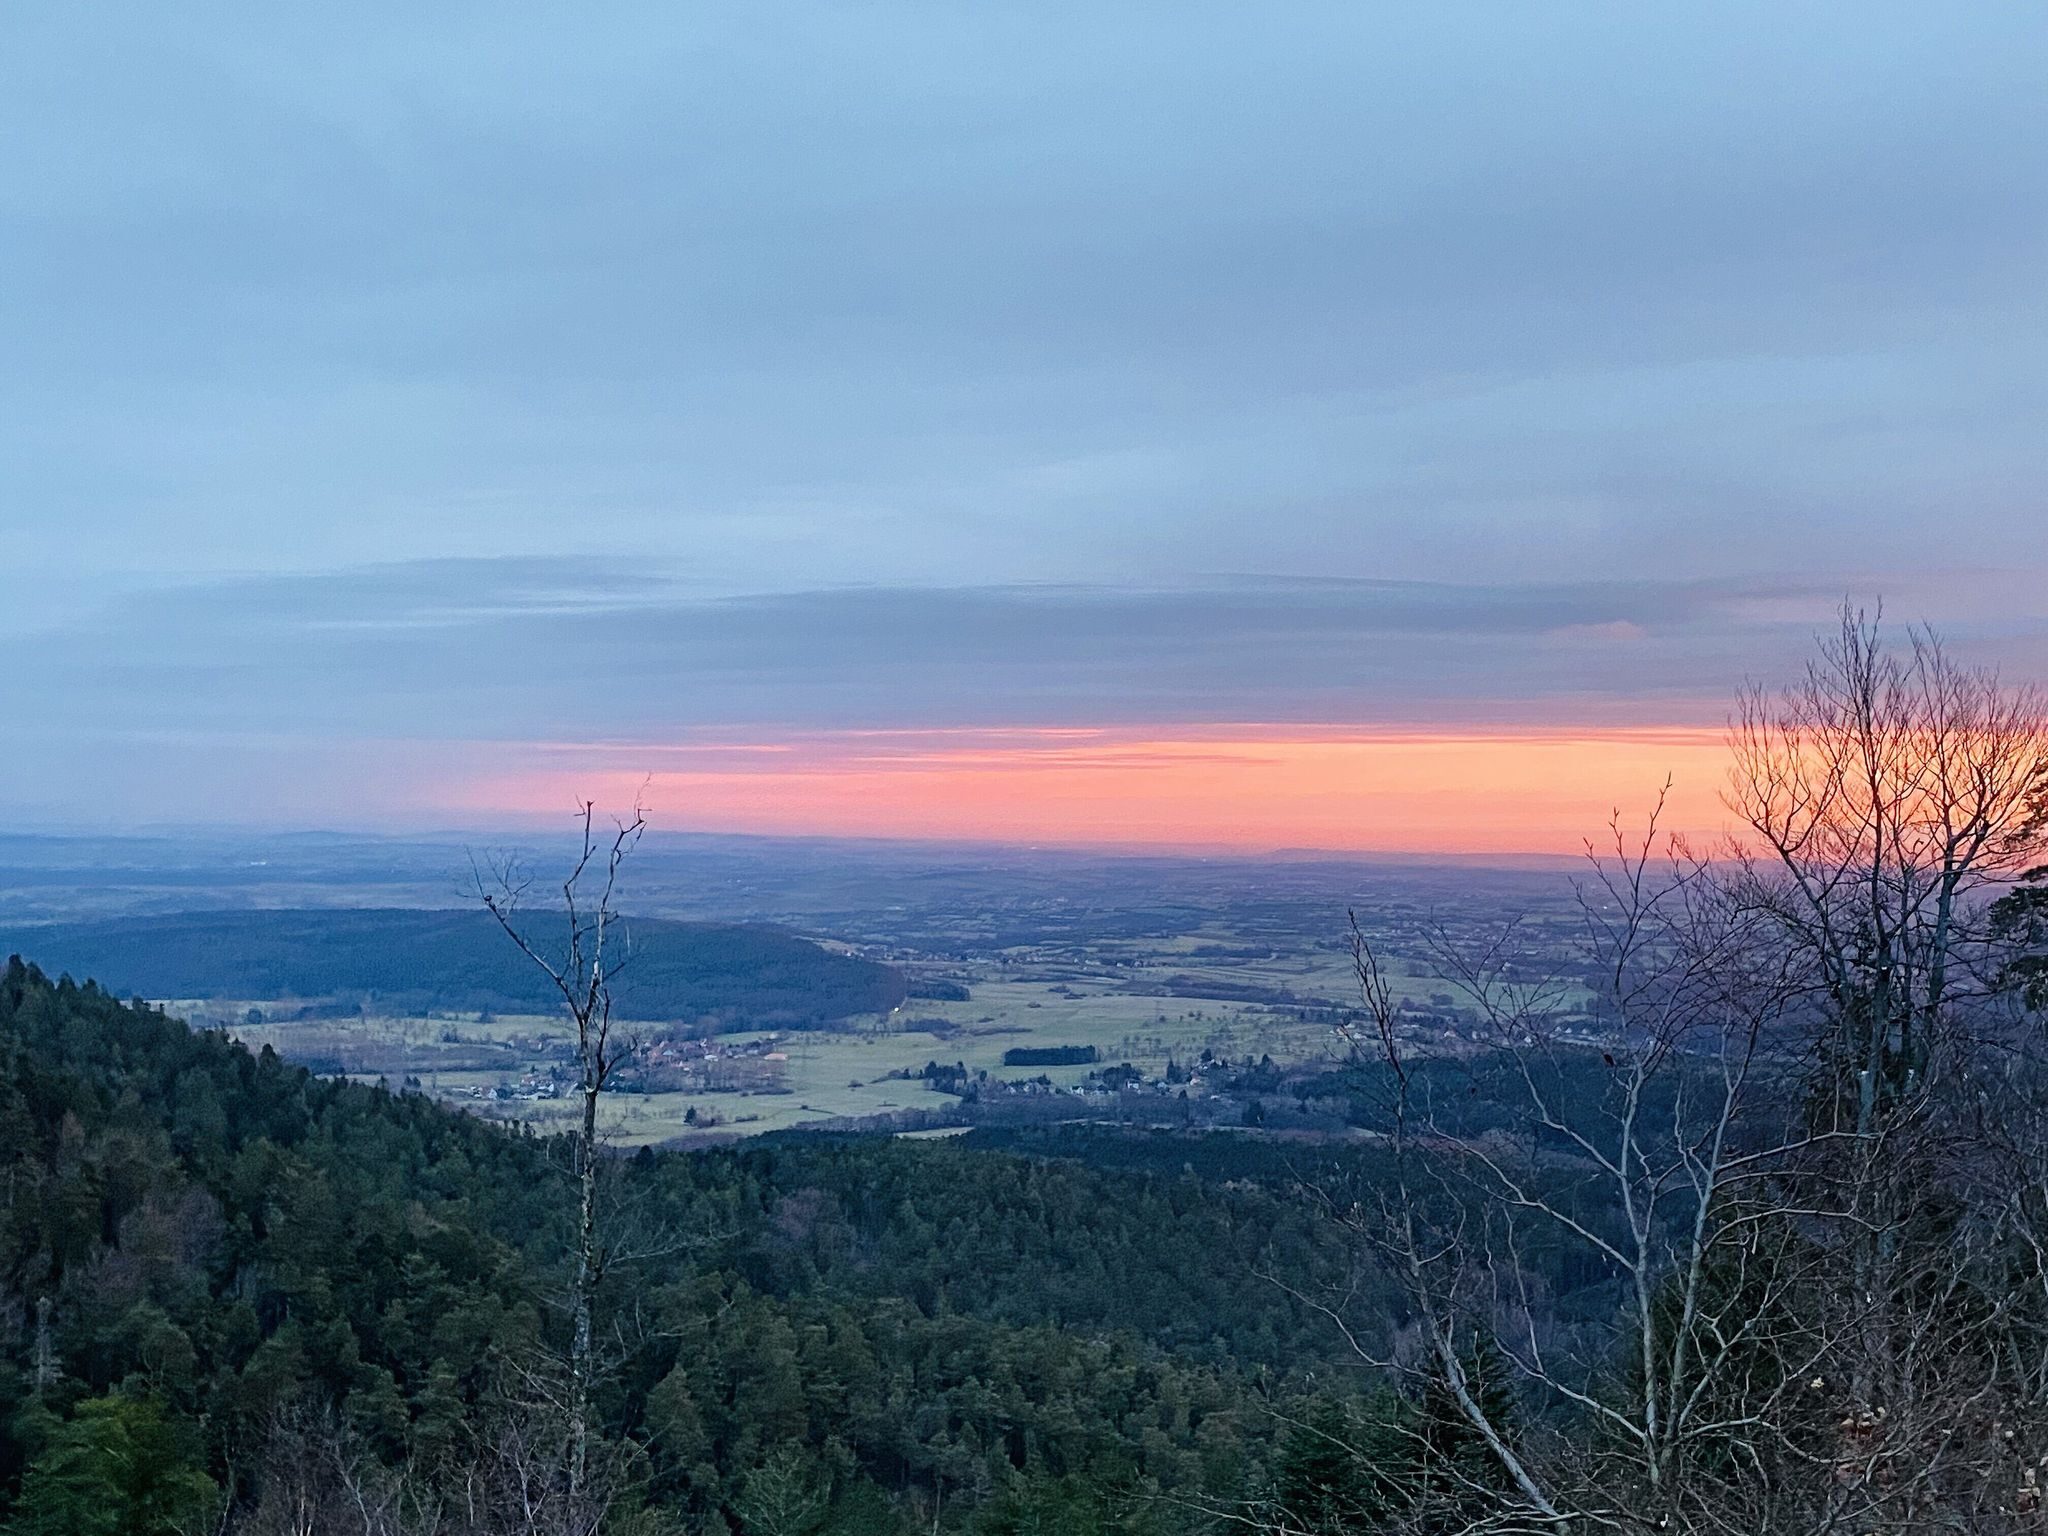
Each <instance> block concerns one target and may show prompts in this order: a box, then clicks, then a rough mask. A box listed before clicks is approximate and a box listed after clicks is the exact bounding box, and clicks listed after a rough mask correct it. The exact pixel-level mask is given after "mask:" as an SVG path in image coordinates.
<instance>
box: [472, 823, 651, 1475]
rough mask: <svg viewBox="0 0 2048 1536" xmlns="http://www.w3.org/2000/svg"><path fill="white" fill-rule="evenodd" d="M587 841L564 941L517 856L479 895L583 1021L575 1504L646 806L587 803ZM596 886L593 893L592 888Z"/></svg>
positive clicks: (573, 878) (572, 878)
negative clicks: (607, 1121) (533, 911)
mask: <svg viewBox="0 0 2048 1536" xmlns="http://www.w3.org/2000/svg"><path fill="white" fill-rule="evenodd" d="M580 816H581V823H582V844H581V848H580V851H579V853H578V855H577V858H576V860H575V862H574V864H573V865H572V866H571V867H570V870H569V873H568V876H567V878H565V879H564V880H563V881H562V884H561V887H560V891H561V901H562V908H563V910H562V913H561V914H560V916H561V920H562V922H563V924H564V927H563V928H562V930H560V931H561V933H562V940H561V947H560V948H559V949H557V948H554V947H552V946H550V945H549V944H548V943H547V942H546V941H545V940H543V939H539V938H536V937H535V936H534V932H533V931H532V930H530V929H528V928H527V927H525V926H523V925H522V923H521V920H520V919H521V914H522V912H523V910H524V909H523V907H522V899H523V897H524V896H525V894H526V892H527V890H528V889H529V887H530V884H531V882H530V881H527V880H525V879H523V878H521V876H520V874H519V872H518V870H517V868H516V866H514V865H512V864H510V863H507V864H506V865H504V866H501V867H499V868H497V869H496V870H495V871H494V872H493V878H492V879H491V880H488V881H487V880H486V878H485V876H484V875H483V873H482V872H481V871H478V872H477V879H476V887H477V895H478V898H479V900H481V901H482V903H483V905H484V907H485V909H486V910H487V911H489V913H490V914H491V916H492V917H494V918H496V919H497V921H498V924H499V926H500V927H501V928H503V929H504V930H505V932H506V934H507V935H508V936H509V937H510V938H511V940H512V942H513V943H514V944H516V945H517V946H518V947H519V950H520V952H521V953H522V954H524V955H525V956H526V957H527V959H529V960H531V961H532V962H533V963H534V964H535V965H536V966H537V967H539V969H540V970H541V971H542V972H543V973H544V974H545V975H546V976H547V978H548V980H549V982H551V983H552V984H553V986H554V988H555V991H556V992H557V993H558V994H559V995H560V997H561V1000H562V1007H563V1010H564V1012H565V1013H566V1014H567V1015H568V1018H569V1021H570V1023H571V1024H572V1025H573V1026H574V1029H575V1041H576V1065H577V1091H578V1094H579V1100H580V1102H579V1106H578V1107H579V1110H580V1114H579V1116H578V1119H577V1125H576V1130H575V1134H574V1140H573V1146H574V1169H573V1171H574V1174H575V1178H576V1186H577V1210H576V1236H575V1252H574V1255H573V1263H574V1273H573V1278H572V1280H571V1286H570V1343H569V1379H568V1385H567V1392H566V1401H565V1403H564V1404H563V1408H564V1414H565V1417H566V1419H567V1423H568V1436H567V1440H568V1454H567V1463H568V1465H567V1471H566V1477H567V1503H568V1504H569V1505H570V1506H571V1507H578V1506H580V1505H581V1504H582V1503H583V1502H584V1489H585V1483H586V1481H587V1479H588V1475H589V1468H590V1397H591V1389H592V1385H593V1382H594V1378H595V1373H596V1346H595V1335H594V1330H593V1322H592V1314H593V1312H594V1310H595V1306H596V1299H597V1291H598V1286H599V1284H600V1283H601V1281H602V1280H603V1277H604V1270H605V1254H604V1250H603V1245H602V1243H601V1241H600V1239H599V1233H598V1160H599V1156H600V1144H599V1126H598V1104H599V1101H600V1099H602V1097H603V1095H604V1091H605V1087H606V1085H607V1084H608V1083H609V1082H610V1080H611V1076H612V1073H613V1071H614V1070H615V1069H616V1068H617V1066H618V1065H619V1063H620V1062H621V1061H622V1060H624V1059H626V1058H627V1057H628V1056H630V1055H631V1053H632V1045H631V1042H630V1041H627V1040H624V1039H622V1038H621V1037H619V1036H618V1035H617V1034H616V1033H615V1032H614V1028H613V1025H614V1020H613V1014H612V983H613V981H614V980H615V979H616V978H617V976H618V974H619V972H620V970H621V969H622V968H623V967H624V966H625V963H626V961H627V959H628V957H629V955H630V952H631V945H630V943H629V942H628V936H627V934H626V932H625V930H624V928H623V926H622V923H621V919H620V916H619V912H618V908H617V906H616V904H615V903H616V898H617V894H618V883H619V871H620V869H621V867H622V866H623V865H624V863H625V861H626V858H627V856H628V855H629V854H630V853H631V852H632V851H633V849H634V847H635V846H636V845H637V844H638V843H639V841H640V836H641V834H642V833H643V832H644V831H645V830H646V827H647V817H646V813H645V811H644V810H643V809H642V807H641V806H640V805H639V804H638V802H636V803H635V804H634V806H633V811H632V815H631V816H630V817H628V818H622V819H620V820H618V821H616V822H614V823H613V831H612V833H611V835H610V836H608V837H607V836H601V835H600V834H599V833H598V831H597V825H596V807H595V805H594V804H593V803H592V802H590V801H585V802H584V803H583V805H582V807H581V811H580ZM592 885H594V886H595V899H594V900H593V899H592V892H591V886H592Z"/></svg>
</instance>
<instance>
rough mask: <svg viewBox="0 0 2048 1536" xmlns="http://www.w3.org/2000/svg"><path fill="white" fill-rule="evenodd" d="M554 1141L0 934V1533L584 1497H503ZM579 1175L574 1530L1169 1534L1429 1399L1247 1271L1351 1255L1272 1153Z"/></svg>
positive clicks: (885, 1144)
mask: <svg viewBox="0 0 2048 1536" xmlns="http://www.w3.org/2000/svg"><path fill="white" fill-rule="evenodd" d="M560 1151H561V1149H560V1148H559V1147H558V1146H557V1145H555V1144H553V1143H550V1142H546V1141H542V1140H539V1139H536V1138H533V1137H531V1136H525V1135H520V1134H515V1133H511V1132H507V1131H504V1130H502V1129H499V1128H496V1127H493V1126H489V1125H486V1124H484V1123H481V1122H478V1121H475V1120H472V1119H469V1118H466V1117H464V1116H461V1115H459V1114H456V1113H453V1112H450V1111H448V1110H445V1109H443V1108H440V1107H438V1106H436V1105H434V1104H432V1103H430V1102H428V1101H426V1100H424V1099H422V1098H420V1097H417V1096H402V1095H400V1096H394V1095H391V1094H389V1093H386V1092H384V1091H383V1090H381V1089H371V1088H366V1087H362V1086H357V1085H351V1084H348V1083H343V1082H334V1081H327V1080H322V1079H319V1078H315V1077H312V1076H310V1075H309V1074H307V1073H306V1072H304V1071H303V1070H300V1069H298V1068H295V1067H291V1066H288V1065H286V1064H285V1063H284V1062H282V1061H281V1060H279V1059H278V1058H277V1057H276V1056H274V1055H273V1054H271V1053H270V1052H268V1051H264V1052H262V1053H260V1054H255V1055H252V1054H250V1053H248V1052H246V1051H245V1050H243V1049H242V1048H240V1047H239V1046H238V1045H236V1044H234V1043H233V1042H232V1041H230V1040H228V1039H226V1038H225V1037H223V1036H221V1035H218V1034H212V1033H194V1032H191V1031H188V1030H187V1029H186V1028H185V1027H184V1026H183V1025H182V1024H180V1023H178V1022H177V1021H175V1020H172V1019H168V1018H165V1017H164V1016H162V1015H161V1014H158V1013H156V1012H153V1011H151V1010H148V1009H146V1008H143V1007H141V1006H138V1005H132V1004H124V1003H121V1002H119V1001H117V1000H116V999H115V998H114V997H112V996H110V995H109V994H107V993H105V992H103V991H101V990H100V989H99V988H97V987H94V986H90V985H87V986H79V985H75V984H73V983H72V982H70V981H69V980H60V981H55V982H53V981H51V980H49V979H48V978H47V977H45V976H44V975H43V974H42V973H40V972H39V971H37V970H35V969H33V968H31V967H29V966H26V965H24V964H22V963H21V962H20V961H18V960H17V961H13V962H10V963H9V965H8V966H7V968H6V970H5V971H4V973H0V1190H4V1207H0V1426H4V1428H0V1529H4V1530H6V1531H8V1532H20V1533H30V1532H34V1533H38V1536H41V1533H55V1532H60V1531H61V1532H67V1533H68V1532H97V1531H105V1532H118V1533H129V1532H135V1533H142V1532H170V1531H184V1530H192V1529H197V1528H199V1525H200V1523H202V1522H203V1523H204V1524H205V1526H206V1528H208V1529H223V1528H225V1529H228V1530H234V1531H240V1532H248V1533H252V1536H253V1533H262V1536H270V1533H272V1532H282V1531H285V1530H303V1529H308V1528H311V1529H330V1528H339V1527H338V1526H326V1525H314V1526H311V1527H308V1526H305V1525H298V1526H294V1525H292V1524H291V1523H290V1520H291V1519H292V1518H293V1511H299V1512H300V1513H301V1514H303V1512H304V1511H305V1510H307V1509H317V1508H327V1507H329V1506H333V1507H337V1508H338V1507H341V1505H342V1504H343V1503H346V1504H347V1505H348V1507H351V1508H363V1509H371V1510H373V1511H375V1512H378V1513H377V1518H378V1519H380V1520H385V1521H386V1522H387V1523H385V1524H383V1525H370V1526H364V1525H361V1524H355V1525H352V1526H351V1527H350V1528H351V1529H370V1530H373V1531H380V1530H388V1531H393V1532H397V1531H427V1530H432V1531H437V1532H438V1531H450V1532H452V1531H464V1532H473V1533H476V1536H481V1533H482V1532H483V1531H486V1530H509V1529H518V1530H526V1529H549V1530H555V1529H559V1530H564V1531H566V1530H569V1529H586V1530H587V1529H594V1528H596V1527H595V1526H592V1525H589V1524H587V1523H586V1524H584V1525H581V1526H579V1525H577V1524H576V1523H575V1519H573V1518H571V1517H572V1516H576V1512H574V1511H570V1512H564V1513H562V1515H561V1519H560V1520H559V1521H557V1523H555V1524H547V1523H545V1522H543V1523H540V1524H531V1523H530V1524H517V1523H514V1522H513V1520H512V1517H511V1516H510V1515H508V1514H506V1508H507V1507H508V1506H505V1505H504V1504H503V1503H502V1501H503V1500H506V1499H513V1498H515V1497H517V1496H520V1494H519V1491H520V1490H522V1489H524V1490H526V1493H527V1494H529V1495H530V1493H531V1490H532V1489H533V1488H534V1487H542V1488H545V1487H548V1486H552V1482H551V1474H550V1472H549V1458H550V1457H551V1456H553V1455H556V1454H558V1452H557V1451H556V1450H555V1449H552V1448H553V1447H557V1446H558V1445H559V1436H558V1435H557V1434H556V1433H555V1431H554V1428H553V1426H552V1422H551V1420H550V1418H549V1409H548V1397H549V1394H548V1391H547V1388H546V1383H547V1381H548V1380H549V1379H550V1372H551V1371H553V1370H554V1369H556V1362H559V1361H560V1360H561V1359H562V1357H563V1351H564V1340H563V1338H562V1330H563V1314H562V1309H561V1307H560V1299H561V1296H562V1293H563V1275H562V1267H563V1266H562V1256H563V1255H564V1254H565V1253H567V1252H568V1251H569V1246H570V1244H569V1238H570V1234H569V1233H568V1232H567V1230H566V1227H567V1225H568V1221H567V1219H566V1214H567V1212H569V1211H570V1210H571V1209H572V1208H573V1207H572V1202H570V1201H569V1200H567V1199H566V1198H565V1193H566V1188H567V1179H566V1176H565V1172H564V1168H563V1165H562V1162H561V1159H560ZM609 1175H610V1176H611V1177H612V1178H613V1179H614V1180H615V1184H616V1187H615V1189H614V1191H613V1194H612V1195H611V1196H610V1197H609V1198H608V1200H607V1203H606V1204H607V1210H608V1211H611V1212H613V1213H614V1214H615V1216H616V1218H617V1220H618V1221H619V1222H620V1223H621V1224H622V1226H621V1233H620V1235H619V1237H618V1239H617V1240H616V1241H615V1242H614V1243H613V1244H612V1245H611V1246H610V1248H609V1250H608V1251H609V1252H610V1254H611V1256H612V1260H611V1262H610V1264H609V1266H608V1269H607V1273H606V1277H605V1282H604V1289H603V1298H602V1307H601V1310H600V1323H601V1331H602V1336H603V1338H604V1341H605V1343H604V1347H603V1349H602V1351H601V1357H602V1359H603V1362H604V1370H603V1372H602V1380H601V1383H600V1389H599V1392H598V1394H597V1407H598V1410H599V1414H600V1418H601V1430H602V1437H603V1446H604V1456H603V1465H604V1469H605V1475H604V1479H603V1483H602V1486H603V1488H604V1498H605V1502H604V1507H603V1510H602V1512H601V1513H602V1517H603V1524H604V1528H605V1529H611V1530H620V1531H634V1530H646V1531H677V1532H682V1531H706V1532H716V1533H732V1532H738V1533H741V1536H753V1533H755V1532H778V1533H779V1532H798V1531H801V1532H815V1533H840V1536H852V1533H877V1536H884V1533H898V1532H905V1533H907V1532H909V1531H913V1530H915V1531H921V1532H929V1531H931V1530H934V1529H937V1530H940V1531H950V1532H982V1533H1001V1532H1023V1531H1027V1530H1029V1531H1048V1530H1059V1531H1069V1532H1096V1531H1110V1530H1117V1531H1134V1532H1143V1531H1148V1530H1151V1531H1159V1532H1162V1533H1163V1532H1169V1531H1172V1532H1178V1531H1183V1530H1190V1529H1197V1528H1199V1527H1200V1526H1201V1524H1202V1522H1203V1519H1204V1516H1203V1514H1202V1512H1203V1511H1204V1510H1208V1509H1212V1508H1228V1509H1236V1508H1239V1507H1241V1506H1242V1505H1243V1502H1244V1501H1245V1500H1246V1499H1249V1498H1254V1497H1259V1498H1271V1497H1273V1496H1274V1493H1273V1490H1276V1489H1284V1488H1285V1487H1288V1486H1291V1485H1290V1481H1289V1480H1290V1479H1292V1480H1294V1482H1295V1483H1300V1482H1301V1480H1302V1479H1304V1478H1308V1479H1310V1480H1311V1481H1313V1480H1314V1478H1315V1477H1317V1476H1319V1475H1320V1474H1317V1473H1316V1472H1315V1471H1314V1468H1315V1465H1316V1457H1317V1454H1318V1447H1319V1445H1321V1443H1322V1436H1323V1433H1324V1431H1322V1430H1318V1429H1316V1428H1314V1426H1315V1425H1317V1424H1326V1423H1327V1422H1334V1419H1333V1417H1332V1416H1336V1417H1337V1418H1343V1419H1344V1420H1345V1421H1346V1422H1351V1421H1353V1420H1356V1419H1357V1418H1358V1416H1359V1415H1361V1414H1367V1413H1378V1414H1379V1415H1380V1416H1381V1418H1383V1419H1386V1418H1388V1417H1389V1416H1390V1415H1391V1418H1392V1419H1393V1420H1398V1421H1400V1422H1401V1423H1404V1424H1414V1423H1421V1422H1422V1417H1419V1416H1426V1415H1427V1414H1428V1413H1429V1412H1430V1411H1431V1410H1430V1408H1429V1406H1428V1404H1426V1403H1425V1402H1422V1401H1421V1400H1419V1399H1418V1400H1417V1401H1415V1402H1413V1403H1402V1402H1399V1401H1395V1400H1392V1399H1385V1398H1383V1397H1379V1396H1375V1395H1374V1393H1373V1391H1372V1390H1370V1388H1371V1383H1370V1382H1368V1381H1367V1380H1365V1379H1364V1378H1362V1377H1361V1376H1360V1375H1359V1374H1358V1373H1357V1372H1356V1371H1355V1370H1351V1369H1347V1367H1346V1365H1345V1363H1344V1350H1343V1345H1342V1341H1341V1339H1339V1338H1337V1337H1336V1336H1334V1335H1333V1334H1332V1333H1331V1332H1330V1331H1329V1330H1327V1329H1325V1328H1322V1327H1319V1326H1318V1319H1317V1318H1316V1317H1315V1316H1314V1315H1313V1314H1312V1312H1311V1311H1310V1310H1309V1309H1307V1308H1304V1307H1302V1306H1301V1305H1300V1304H1299V1303H1298V1302H1297V1301H1296V1300H1295V1299H1294V1297H1293V1296H1292V1295H1290V1294H1289V1292H1288V1291H1287V1290H1285V1289H1283V1288H1281V1287H1279V1286H1276V1285H1273V1284H1269V1283H1266V1282H1264V1281H1262V1280H1261V1279H1259V1278H1258V1276H1259V1273H1260V1271H1261V1270H1262V1269H1269V1268H1270V1269H1273V1270H1275V1271H1277V1272H1284V1273H1286V1274H1288V1275H1289V1276H1290V1277H1292V1280H1293V1281H1294V1282H1296V1283H1301V1284H1306V1283H1324V1282H1327V1283H1329V1284H1331V1285H1336V1284H1340V1283H1345V1282H1347V1281H1348V1280H1349V1279H1350V1278H1351V1273H1350V1269H1349V1261H1348V1259H1347V1256H1346V1254H1345V1253H1344V1252H1343V1251H1342V1250H1341V1249H1340V1248H1339V1247H1337V1246H1336V1245H1333V1244H1332V1243H1331V1242H1330V1241H1329V1233H1328V1230H1327V1228H1326V1226H1325V1224H1323V1223H1321V1222H1320V1221H1319V1220H1318V1219H1317V1217H1316V1215H1315V1213H1314V1211H1313V1210H1312V1209H1310V1208H1309V1207H1307V1206H1305V1205H1304V1204H1303V1203H1302V1202H1300V1201H1298V1200H1296V1199H1294V1198H1293V1197H1292V1196H1291V1195H1289V1194H1287V1193H1285V1192H1284V1190H1283V1189H1281V1188H1279V1187H1277V1185H1266V1184H1261V1183H1259V1182H1256V1181H1248V1182H1240V1183H1238V1184H1236V1185H1234V1186H1233V1187H1231V1188H1228V1189H1224V1188H1221V1187H1219V1186H1218V1185H1217V1184H1215V1183H1213V1182H1210V1181H1204V1180H1201V1179H1198V1178H1195V1177H1193V1176H1190V1175H1188V1174H1186V1173H1182V1172H1177V1171H1161V1172H1158V1173H1152V1172H1143V1171H1137V1170H1109V1169H1099V1168H1094V1167H1090V1166H1087V1165H1086V1164H1085V1163H1083V1162H1080V1161H1075V1160H1070V1159H1067V1158H1044V1157H1030V1156H1017V1155H1013V1154H1010V1153H1005V1152H1001V1151H993V1150H987V1149H981V1148H963V1147H954V1146H948V1145H944V1144H923V1143H918V1144H912V1143H903V1142H890V1141H859V1140H854V1139H846V1140H821V1141H817V1142H814V1143H788V1144H780V1145H761V1146H756V1147H753V1148H750V1149H747V1150H744V1151H725V1152H714V1153H709V1154H702V1155H687V1156H686V1155H679V1154H660V1153H653V1152H648V1153H642V1154H640V1155H638V1156H636V1157H634V1158H631V1159H625V1160H622V1161H620V1162H618V1163H616V1164H615V1165H614V1166H613V1167H612V1168H611V1169H610V1170H609ZM636 1254H637V1258H636V1257H635V1255H636ZM1391 1294H1392V1293H1391V1292H1388V1293H1387V1297H1388V1302H1389V1305H1390V1306H1391ZM1388 1320H1389V1322H1392V1321H1394V1318H1393V1314H1392V1313H1391V1311H1390V1312H1389V1314H1388ZM1374 1405H1377V1406H1374ZM1304 1426H1307V1427H1304ZM593 1481H594V1482H595V1481H596V1479H593ZM1303 1486H1304V1488H1305V1487H1306V1485H1303ZM1383 1491H1384V1490H1383ZM1300 1496H1301V1497H1304V1498H1306V1497H1308V1496H1309V1495H1308V1493H1307V1492H1302V1493H1301V1494H1300ZM1378 1496H1379V1495H1377V1494H1376V1495H1375V1497H1378ZM465 1512H466V1513H465ZM576 1517H577V1518H581V1517H580V1516H576ZM522 1518H523V1517H522ZM551 1518H552V1517H551ZM465 1519H466V1520H469V1521H470V1522H471V1523H469V1524H463V1523H462V1522H463V1521H464V1520H465Z"/></svg>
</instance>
